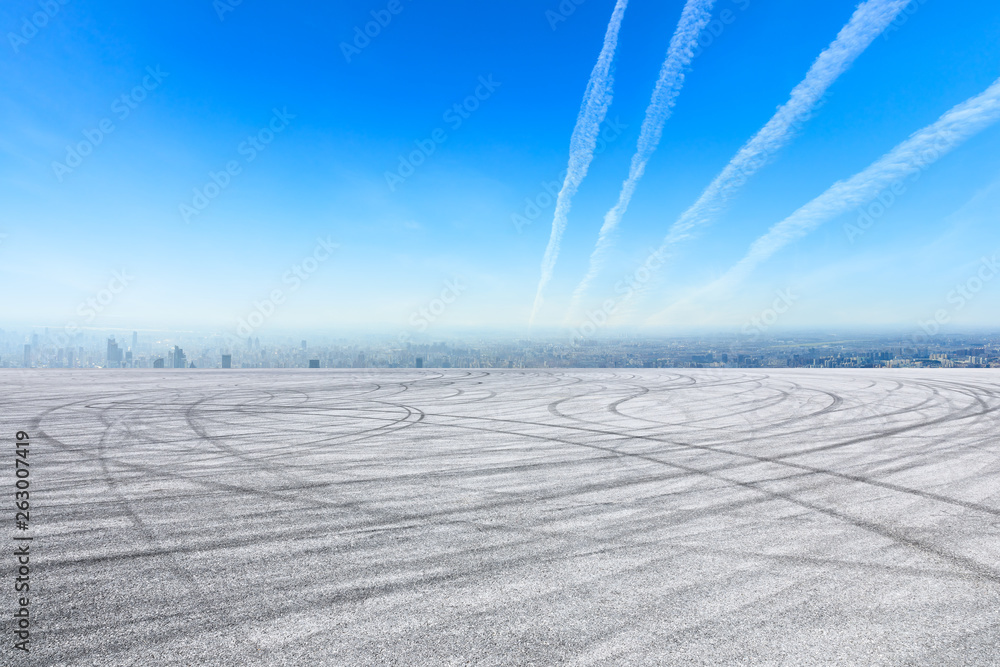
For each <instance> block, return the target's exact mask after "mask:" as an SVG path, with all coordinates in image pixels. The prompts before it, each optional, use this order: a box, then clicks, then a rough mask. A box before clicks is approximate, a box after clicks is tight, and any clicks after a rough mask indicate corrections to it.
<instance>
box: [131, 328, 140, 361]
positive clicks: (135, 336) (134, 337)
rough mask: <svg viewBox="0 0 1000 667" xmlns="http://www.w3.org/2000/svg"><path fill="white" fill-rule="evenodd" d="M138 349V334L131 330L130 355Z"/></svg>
mask: <svg viewBox="0 0 1000 667" xmlns="http://www.w3.org/2000/svg"><path fill="white" fill-rule="evenodd" d="M138 349H139V334H138V332H135V331H133V332H132V355H133V356H135V352H136V350H138Z"/></svg>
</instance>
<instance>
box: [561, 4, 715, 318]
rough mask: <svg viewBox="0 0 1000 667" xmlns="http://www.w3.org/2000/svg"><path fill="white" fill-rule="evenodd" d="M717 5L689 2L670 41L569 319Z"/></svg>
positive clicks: (655, 143) (596, 269)
mask: <svg viewBox="0 0 1000 667" xmlns="http://www.w3.org/2000/svg"><path fill="white" fill-rule="evenodd" d="M714 4H715V0H688V1H687V4H686V5H684V11H683V12H681V20H680V22H679V23H678V24H677V30H675V31H674V36H673V37H672V38H671V39H670V47H669V48H668V49H667V57H666V59H665V60H664V61H663V65H662V67H661V68H660V78H659V80H658V81H657V82H656V87H655V88H654V89H653V99H652V100H651V101H650V103H649V107H648V108H647V109H646V118H645V120H643V122H642V131H641V132H640V133H639V143H638V146H637V147H636V150H635V155H633V156H632V165H631V166H630V167H629V172H628V178H627V179H625V182H624V183H622V189H621V193H620V194H619V195H618V203H617V204H615V206H614V207H613V208H612V209H611V210H610V211H608V212H607V214H606V215H605V216H604V224H603V225H602V226H601V231H600V233H599V234H598V236H597V245H596V246H595V248H594V252H593V253H592V254H591V256H590V267H589V268H588V270H587V275H586V276H584V278H583V280H582V281H580V284H579V285H578V286H577V288H576V291H575V292H574V293H573V300H572V302H571V303H570V307H569V312H568V314H567V316H569V315H571V314H572V313H573V312H574V311H575V310H576V307H577V306H578V305H579V303H580V301H581V300H582V299H583V296H584V294H585V293H586V291H587V288H588V287H589V286H590V283H591V281H592V280H593V279H594V278H595V277H597V274H598V273H599V272H600V270H601V267H602V265H603V259H604V255H605V253H606V252H607V249H608V247H609V246H610V245H611V235H612V233H613V232H614V231H615V229H616V228H617V227H618V223H619V222H621V219H622V216H624V215H625V211H627V210H628V205H629V203H630V202H631V201H632V195H633V194H634V193H635V188H636V186H637V185H638V184H639V181H640V180H641V179H642V176H643V174H644V173H646V164H647V163H648V162H649V160H650V158H651V157H653V153H655V152H656V148H657V147H658V146H659V144H660V139H661V137H662V136H663V126H664V125H665V124H666V122H667V120H669V119H670V114H671V113H672V111H673V108H674V103H675V102H676V101H677V96H678V95H679V94H680V92H681V88H682V87H683V86H684V69H685V68H686V67H687V66H688V65H689V64H690V63H691V59H692V58H693V57H694V48H695V46H696V45H697V43H698V35H700V34H701V31H702V29H704V27H705V25H706V24H707V23H708V21H709V19H710V18H712V5H714Z"/></svg>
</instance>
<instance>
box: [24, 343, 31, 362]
mask: <svg viewBox="0 0 1000 667" xmlns="http://www.w3.org/2000/svg"><path fill="white" fill-rule="evenodd" d="M24 367H25V368H31V346H30V345H25V346H24Z"/></svg>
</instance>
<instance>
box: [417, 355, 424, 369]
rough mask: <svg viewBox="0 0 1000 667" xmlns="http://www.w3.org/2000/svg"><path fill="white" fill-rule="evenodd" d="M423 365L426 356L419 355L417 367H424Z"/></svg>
mask: <svg viewBox="0 0 1000 667" xmlns="http://www.w3.org/2000/svg"><path fill="white" fill-rule="evenodd" d="M423 367H424V358H423V357H417V368H423Z"/></svg>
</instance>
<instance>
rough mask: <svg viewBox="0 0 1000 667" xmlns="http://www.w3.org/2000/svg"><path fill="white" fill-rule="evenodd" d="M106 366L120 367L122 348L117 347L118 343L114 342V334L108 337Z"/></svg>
mask: <svg viewBox="0 0 1000 667" xmlns="http://www.w3.org/2000/svg"><path fill="white" fill-rule="evenodd" d="M107 367H108V368H121V367H122V349H121V348H120V347H118V343H116V342H115V338H114V336H112V337H111V338H109V339H108V355H107Z"/></svg>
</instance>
